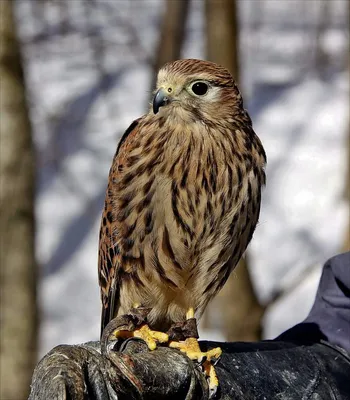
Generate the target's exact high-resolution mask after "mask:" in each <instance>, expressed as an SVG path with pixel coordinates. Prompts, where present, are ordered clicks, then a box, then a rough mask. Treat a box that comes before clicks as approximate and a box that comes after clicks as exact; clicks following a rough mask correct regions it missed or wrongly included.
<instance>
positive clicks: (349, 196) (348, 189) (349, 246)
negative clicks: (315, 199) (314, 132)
mask: <svg viewBox="0 0 350 400" xmlns="http://www.w3.org/2000/svg"><path fill="white" fill-rule="evenodd" d="M349 4H350V1H349ZM347 148H348V151H347V156H346V157H347V164H348V166H347V168H348V170H347V173H346V184H345V199H346V201H347V203H348V207H349V211H350V118H349V126H348V143H347ZM342 250H343V251H350V223H348V227H347V230H346V232H345V239H344V243H343V248H342Z"/></svg>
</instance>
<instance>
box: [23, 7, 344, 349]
mask: <svg viewBox="0 0 350 400" xmlns="http://www.w3.org/2000/svg"><path fill="white" fill-rule="evenodd" d="M38 3H39V2H34V1H32V0H19V1H18V2H17V11H18V13H17V16H18V21H19V32H20V36H21V39H22V43H23V54H24V58H25V61H26V76H27V82H28V89H29V100H30V105H31V118H32V122H33V127H34V140H35V144H36V148H37V173H38V186H37V202H36V216H37V258H38V262H39V264H40V265H41V280H40V286H39V304H40V308H41V311H42V318H41V331H40V353H41V355H42V354H44V353H45V352H47V351H48V350H49V349H50V348H52V347H53V346H55V345H57V344H60V343H78V342H83V341H88V340H93V339H97V338H98V335H99V318H100V316H99V315H100V300H99V290H98V284H97V246H98V231H99V220H100V215H101V210H102V206H103V198H104V191H105V187H106V183H107V175H108V170H109V167H110V164H111V160H112V157H113V154H114V151H115V149H116V144H117V140H118V137H120V135H121V134H122V132H123V131H124V130H125V129H126V128H127V126H128V125H129V124H130V123H131V121H132V120H133V119H135V118H137V117H139V116H140V115H141V114H142V113H144V112H145V111H146V109H147V101H148V98H149V95H150V90H151V88H150V78H151V67H150V63H149V60H151V59H152V56H153V53H154V49H155V45H156V41H157V38H158V29H159V25H160V17H161V12H162V11H163V5H164V4H163V2H162V1H161V0H154V1H141V0H132V1H130V0H124V1H118V2H111V1H102V0H101V1H98V2H96V6H93V8H92V9H91V10H90V11H89V10H88V8H87V6H86V4H87V2H84V1H79V0H76V1H72V2H68V3H65V4H69V7H68V8H67V10H66V15H67V16H68V19H67V21H66V22H67V24H68V28H67V31H68V32H69V33H67V34H63V32H62V31H61V30H60V29H62V24H61V21H62V20H64V19H65V17H64V15H65V11H64V10H63V8H62V9H61V10H60V8H59V7H60V5H59V2H47V3H42V2H40V4H42V7H43V8H42V12H40V8H39V7H38ZM330 4H331V6H330V14H329V16H328V19H327V20H326V26H325V30H324V31H323V33H322V34H321V38H320V45H321V49H322V51H323V53H324V54H325V55H326V60H327V64H326V65H324V66H323V67H322V68H321V69H320V68H318V69H315V66H316V64H315V63H316V61H315V60H316V58H315V54H316V52H315V43H316V38H317V35H316V33H317V29H318V20H319V16H320V15H321V14H320V13H321V8H320V7H321V2H320V1H319V0H313V1H308V2H305V1H299V0H298V1H297V0H284V1H274V0H260V1H243V0H240V1H239V6H240V23H241V50H242V52H241V67H242V82H241V87H242V89H243V90H244V93H245V96H244V98H245V104H246V107H247V108H248V110H249V112H250V114H251V117H252V120H253V123H254V127H255V130H256V132H257V133H258V135H259V136H260V138H261V140H262V142H263V144H264V146H265V149H266V152H267V155H268V167H267V187H266V189H265V191H264V195H263V205H262V213H261V218H260V224H259V226H258V229H257V231H256V234H255V236H254V239H253V242H252V244H251V246H250V249H249V251H250V259H251V260H252V274H253V278H254V285H255V287H256V288H257V292H258V296H259V298H260V299H261V300H262V301H268V299H269V298H270V297H271V296H272V295H273V293H275V292H276V291H277V290H281V289H284V290H286V291H287V293H288V294H287V295H286V296H285V297H283V298H282V299H281V300H280V301H278V303H276V304H274V305H273V306H272V307H271V308H270V309H269V310H268V312H267V314H266V316H265V319H264V329H265V333H264V334H265V337H267V338H272V337H274V336H276V335H277V334H279V333H281V331H283V330H284V329H287V328H288V327H290V326H291V325H293V324H294V323H297V322H299V321H300V320H301V319H302V318H304V317H305V316H306V315H307V312H308V311H309V309H310V307H311V305H312V302H313V299H314V294H315V291H316V287H317V283H318V280H319V276H320V270H321V265H322V263H323V262H324V261H326V259H327V258H328V257H330V256H332V255H334V254H335V253H337V252H339V249H340V247H341V245H342V241H343V237H344V232H345V229H346V224H347V221H348V208H347V206H346V204H345V202H344V200H343V189H344V184H345V168H346V162H345V154H346V153H345V151H346V135H347V129H348V118H349V116H348V107H349V100H348V99H349V81H348V72H347V71H346V66H347V60H348V58H347V57H348V54H347V48H348V35H347V20H348V19H347V18H348V17H347V15H346V14H347V11H348V6H347V2H346V1H343V0H332V2H331V3H330ZM203 10H204V7H203V3H202V2H201V1H193V2H192V5H191V14H190V18H189V20H188V24H187V34H186V42H185V44H184V48H183V52H182V55H183V57H197V58H203V57H204V48H205V41H204V40H203V37H204V33H205V26H204V20H203V18H202V13H203ZM93 43H94V44H95V50H93V49H92V47H91V45H92V44H93ZM100 47H102V50H101V49H100V51H99V50H98V49H99V48H100ZM96 49H97V50H96ZM101 70H102V72H103V73H104V74H107V75H108V81H109V85H108V88H107V85H106V86H105V87H106V88H107V89H105V90H101V87H99V82H100V79H101ZM103 73H102V75H103ZM105 80H106V78H105ZM306 269H309V270H310V273H309V274H306V278H305V280H304V281H303V282H301V283H300V284H299V285H298V287H297V288H294V289H293V290H291V289H290V288H291V286H293V283H294V282H296V281H297V280H298V277H299V276H300V274H301V273H302V272H303V271H305V270H306ZM203 338H211V339H217V340H220V339H223V336H222V333H221V332H219V331H218V330H216V329H215V327H213V329H212V330H211V331H206V332H204V333H203Z"/></svg>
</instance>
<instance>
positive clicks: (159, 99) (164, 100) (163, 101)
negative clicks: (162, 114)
mask: <svg viewBox="0 0 350 400" xmlns="http://www.w3.org/2000/svg"><path fill="white" fill-rule="evenodd" d="M170 101H171V99H170V98H169V96H168V93H167V92H166V91H165V90H164V89H163V88H160V89H159V90H158V92H157V93H156V95H155V96H154V99H153V112H154V114H157V112H158V111H159V109H160V107H163V106H166V105H167V104H169V103H170Z"/></svg>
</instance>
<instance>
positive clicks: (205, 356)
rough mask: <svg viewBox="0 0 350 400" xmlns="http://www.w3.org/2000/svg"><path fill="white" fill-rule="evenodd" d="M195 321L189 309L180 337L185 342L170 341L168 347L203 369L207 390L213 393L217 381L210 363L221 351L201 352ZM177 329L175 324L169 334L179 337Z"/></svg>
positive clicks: (191, 310)
mask: <svg viewBox="0 0 350 400" xmlns="http://www.w3.org/2000/svg"><path fill="white" fill-rule="evenodd" d="M195 321H196V320H195V317H194V309H193V308H190V309H189V310H188V311H187V313H186V322H185V323H184V324H183V326H184V329H183V332H182V336H183V338H185V340H181V341H170V343H169V347H173V348H175V349H179V350H180V351H182V352H184V353H186V355H187V357H189V358H190V359H191V360H194V361H197V362H199V363H201V364H202V366H203V369H204V373H205V375H206V376H207V378H208V381H209V389H210V391H211V392H215V391H216V389H217V387H218V384H219V381H218V378H217V375H216V372H215V368H214V365H213V364H212V361H214V362H215V361H216V360H217V359H218V358H219V357H220V356H221V353H222V350H221V348H220V347H216V348H215V349H211V350H208V351H201V349H200V347H199V343H198V332H197V326H196V323H195ZM193 322H194V323H195V325H194V326H195V329H194V328H193ZM179 329H181V328H180V324H176V326H175V327H174V330H173V331H171V333H173V332H174V333H175V334H174V336H175V337H176V336H178V337H179ZM188 331H189V332H191V331H192V332H191V334H190V336H188V335H187V333H188ZM171 333H170V336H171ZM180 336H181V334H180Z"/></svg>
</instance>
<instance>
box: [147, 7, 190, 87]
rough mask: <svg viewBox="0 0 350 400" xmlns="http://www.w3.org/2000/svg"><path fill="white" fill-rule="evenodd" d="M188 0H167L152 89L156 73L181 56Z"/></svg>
mask: <svg viewBox="0 0 350 400" xmlns="http://www.w3.org/2000/svg"><path fill="white" fill-rule="evenodd" d="M188 7H189V1H188V0H166V5H165V11H164V16H163V20H162V26H161V32H160V38H159V42H158V48H157V53H156V57H155V62H154V74H153V81H152V87H151V90H153V89H154V88H155V84H156V81H155V80H156V74H157V72H158V70H159V68H161V67H162V66H163V65H164V64H165V63H167V62H169V61H174V60H177V59H179V58H180V56H181V47H182V43H183V40H184V37H185V27H186V21H187V15H188Z"/></svg>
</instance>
